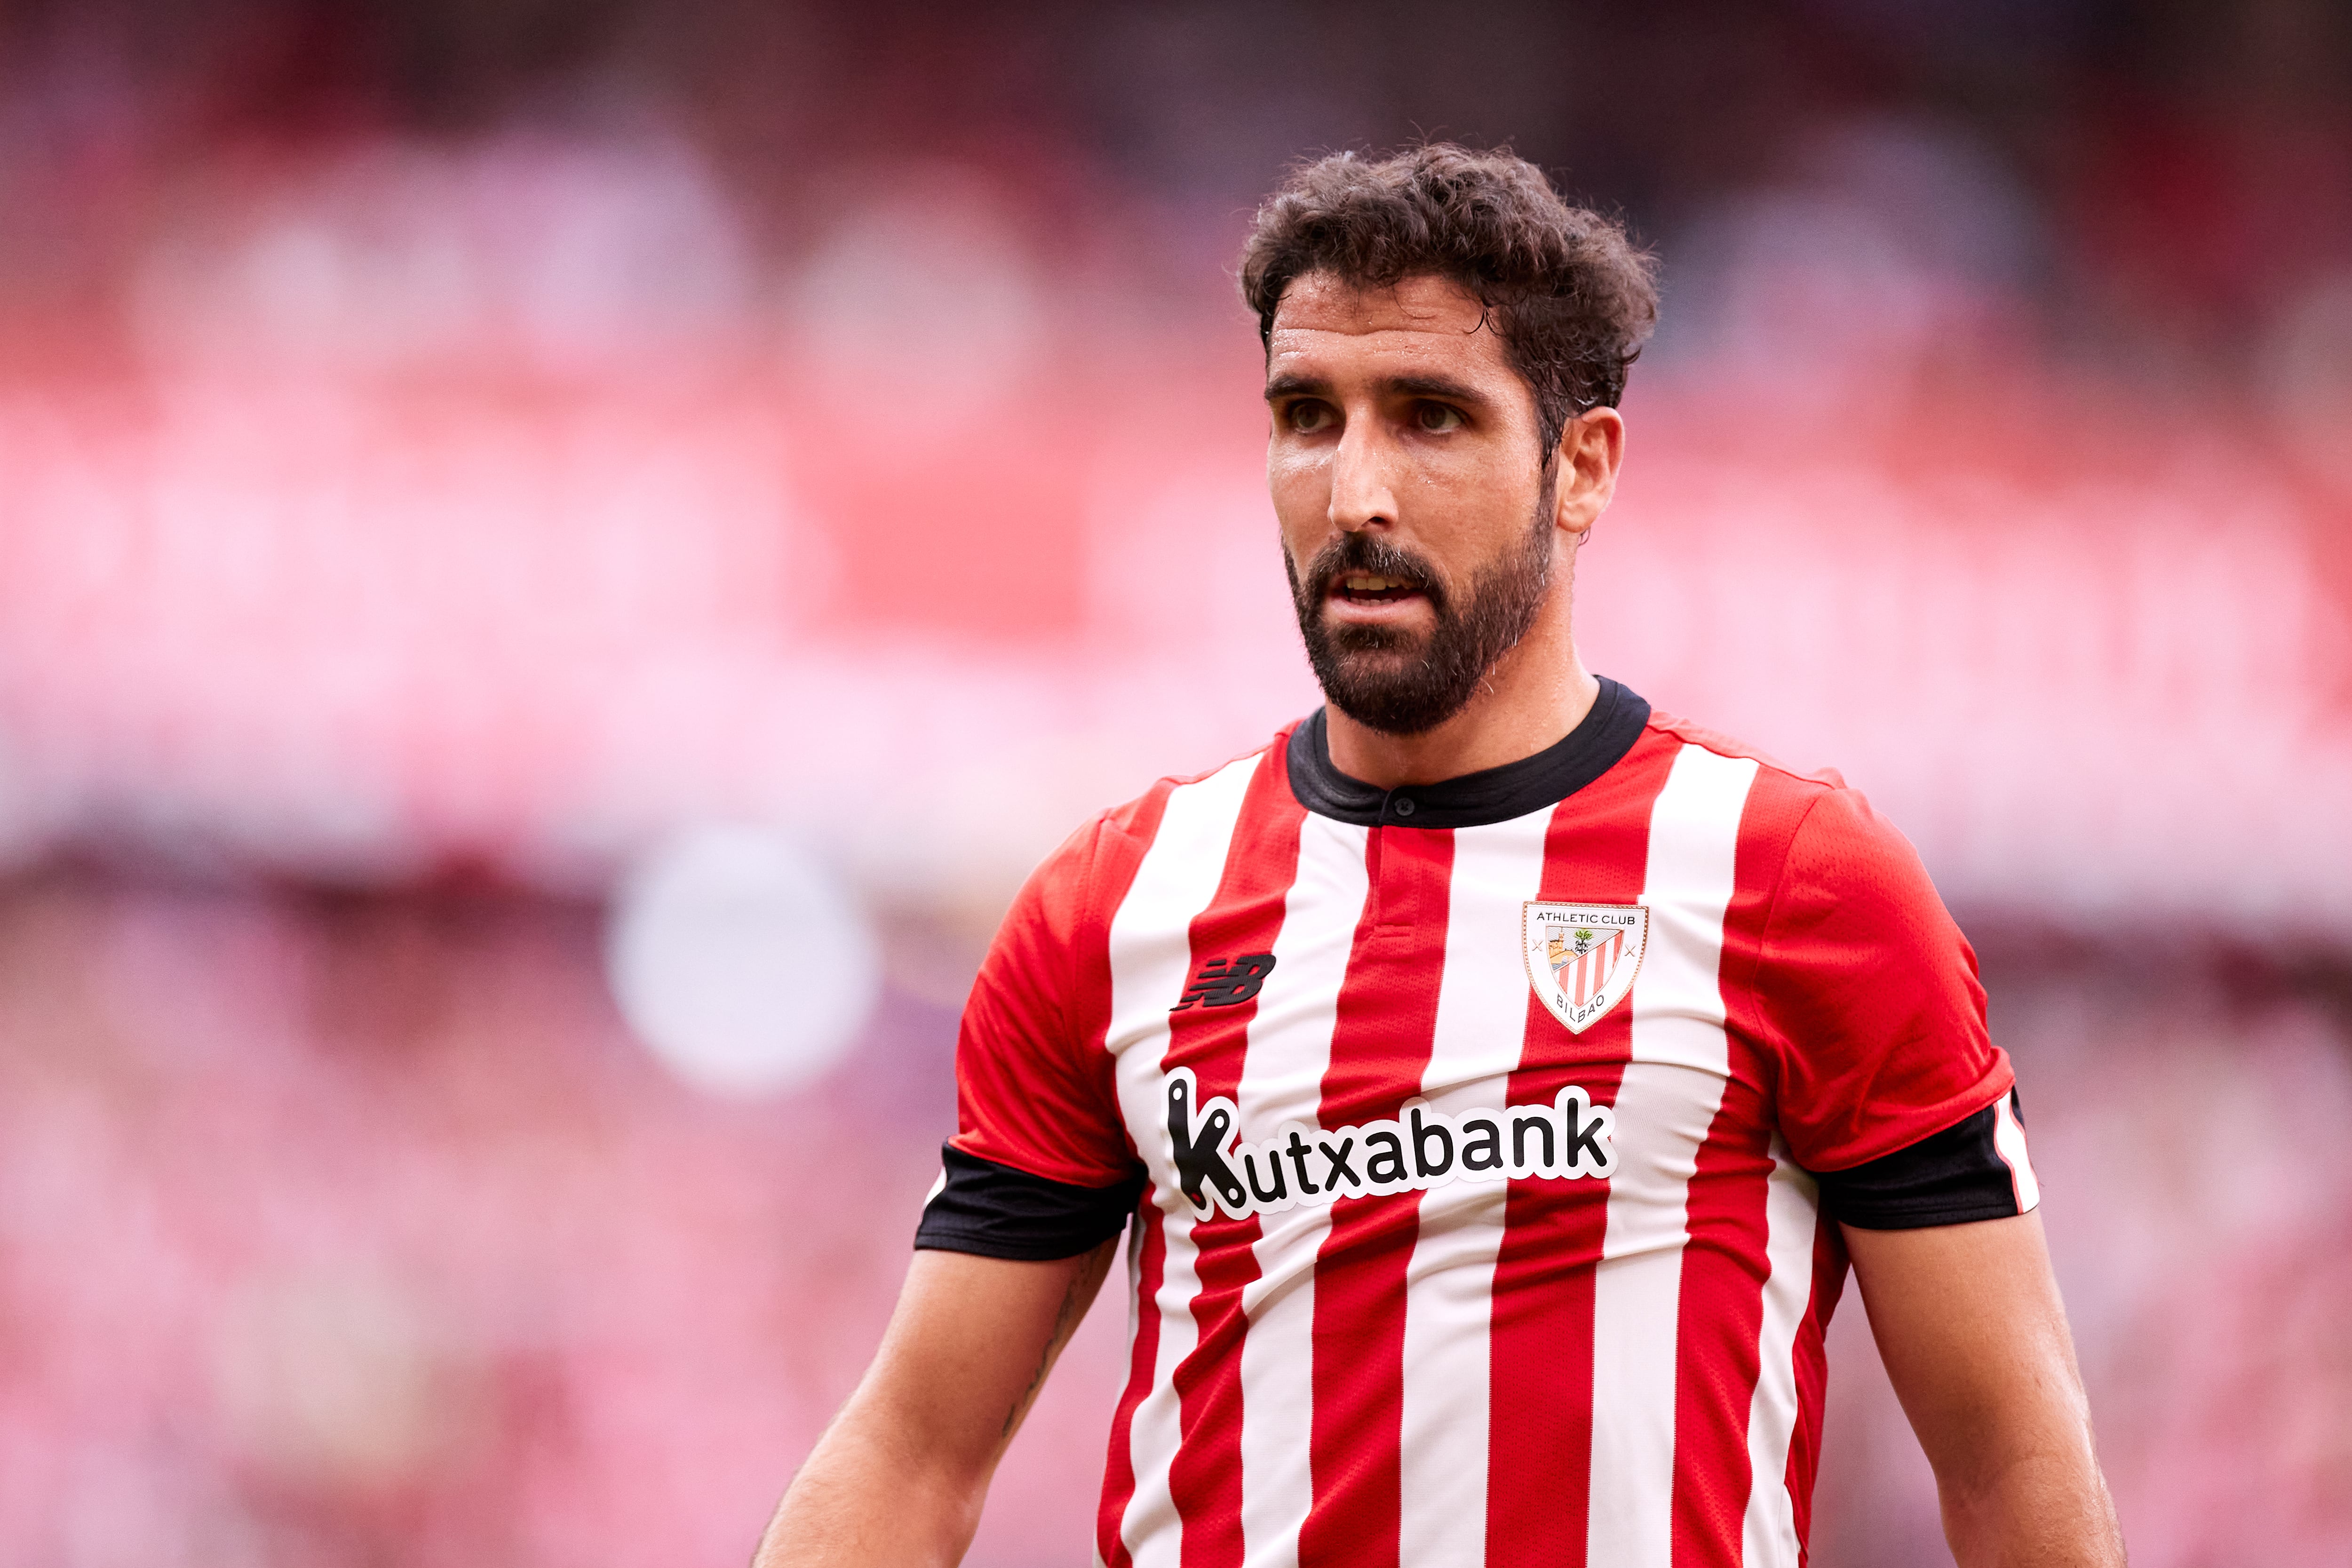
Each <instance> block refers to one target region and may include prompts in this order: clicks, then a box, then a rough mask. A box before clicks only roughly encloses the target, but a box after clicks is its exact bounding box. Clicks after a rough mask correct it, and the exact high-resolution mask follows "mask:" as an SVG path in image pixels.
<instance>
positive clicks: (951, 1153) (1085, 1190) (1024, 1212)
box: [915, 1143, 1143, 1263]
mask: <svg viewBox="0 0 2352 1568" xmlns="http://www.w3.org/2000/svg"><path fill="white" fill-rule="evenodd" d="M940 1159H941V1161H942V1162H943V1163H945V1164H946V1166H947V1173H946V1175H945V1176H944V1177H943V1178H942V1179H941V1181H940V1187H939V1190H938V1191H937V1192H936V1193H934V1194H932V1195H931V1201H930V1202H929V1203H928V1204H926V1205H923V1220H922V1223H921V1224H920V1225H919V1226H916V1228H915V1246H916V1247H917V1249H918V1250H920V1249H922V1248H925V1247H929V1248H932V1249H934V1250H936V1251H940V1252H971V1253H977V1254H978V1255H980V1256H981V1257H982V1258H1012V1259H1014V1260H1015V1261H1018V1262H1023V1263H1043V1262H1046V1261H1049V1260H1050V1259H1053V1258H1076V1256H1077V1255H1078V1254H1079V1253H1081V1252H1091V1251H1093V1250H1094V1249H1095V1248H1096V1247H1099V1246H1101V1245H1102V1244H1103V1243H1104V1242H1106V1241H1108V1240H1109V1239H1110V1238H1111V1237H1114V1236H1117V1235H1118V1233H1119V1232H1120V1231H1121V1230H1123V1229H1125V1228H1126V1226H1127V1216H1128V1215H1131V1214H1133V1213H1134V1212H1135V1205H1137V1203H1139V1201H1140V1200H1141V1199H1142V1197H1143V1173H1142V1172H1141V1171H1138V1172H1136V1173H1135V1174H1134V1175H1132V1176H1130V1177H1129V1178H1128V1179H1127V1180H1126V1181H1124V1182H1121V1183H1119V1184H1118V1185H1116V1186H1110V1187H1081V1186H1076V1185H1073V1184H1070V1183H1068V1182H1050V1181H1047V1180H1046V1179H1045V1177H1043V1176H1033V1175H1031V1174H1030V1173H1028V1172H1026V1171H1016V1170H1014V1169H1013V1167H1012V1166H1010V1165H1000V1164H998V1163H996V1162H995V1161H993V1160H983V1159H982V1158H980V1157H979V1156H978V1155H976V1154H967V1153H965V1152H963V1151H962V1150H961V1149H959V1148H957V1147H956V1146H955V1145H954V1144H952V1143H950V1144H948V1145H947V1146H946V1147H944V1148H943V1149H941V1150H940Z"/></svg>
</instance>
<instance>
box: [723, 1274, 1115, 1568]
mask: <svg viewBox="0 0 2352 1568" xmlns="http://www.w3.org/2000/svg"><path fill="white" fill-rule="evenodd" d="M1117 1247H1118V1241H1117V1240H1116V1239H1113V1240H1110V1241H1107V1242H1105V1243H1103V1244H1102V1245H1101V1246H1100V1247H1097V1248H1095V1250H1093V1251H1092V1252H1089V1253H1085V1254H1083V1255H1081V1256H1079V1257H1076V1258H1063V1259H1061V1260H1059V1261H1057V1262H1053V1263H1010V1262H1006V1261H1004V1260H1003V1259H1001V1258H975V1257H972V1256H970V1255H969V1254H965V1253H960V1252H930V1251H925V1252H918V1253H916V1254H915V1259H914V1262H913V1263H912V1264H911V1265H909V1266H908V1269H907V1283H906V1285H905V1286H904V1288H902V1289H900V1291H899V1293H898V1310H896V1311H895V1312H893V1313H892V1314H891V1317H890V1326H889V1328H888V1330H887V1331H885V1332H884V1334H883V1336H882V1348H881V1349H880V1350H879V1351H878V1352H876V1354H875V1357H874V1364H873V1365H872V1366H871V1367H869V1368H867V1369H866V1377H865V1380H864V1381H863V1382H861V1383H860V1384H858V1385H857V1392H856V1393H855V1394H851V1395H850V1396H849V1403H848V1404H846V1405H843V1406H842V1408H841V1414H839V1415H836V1416H835V1417H834V1420H833V1425H832V1426H829V1427H827V1428H826V1429H825V1434H824V1436H823V1437H822V1438H820V1439H818V1442H817V1446H816V1449H815V1451H814V1452H813V1453H812V1454H810V1455H809V1458H808V1462H807V1463H806V1464H804V1465H803V1466H802V1467H801V1471H800V1474H799V1475H798V1476H796V1477H794V1478H793V1484H792V1487H791V1489H789V1490H787V1491H786V1492H785V1493H784V1500H783V1503H782V1506H781V1507H779V1508H778V1509H777V1510H776V1517H775V1519H774V1521H772V1523H770V1525H769V1526H768V1533H767V1537H766V1539H765V1540H763V1541H762V1542H761V1544H760V1552H759V1555H758V1557H757V1558H756V1559H755V1560H754V1563H753V1568H830V1565H832V1564H853V1563H854V1564H856V1565H857V1568H899V1565H900V1564H906V1565H908V1568H912V1565H914V1564H924V1565H927V1568H928V1565H929V1564H934V1563H939V1564H946V1563H955V1562H956V1561H958V1560H959V1559H960V1558H961V1557H962V1556H963V1552H964V1548H965V1547H967V1546H969V1545H970V1544H971V1535H972V1531H974V1530H975V1529H977V1528H978V1527H979V1524H980V1505H981V1501H982V1499H983V1498H984V1497H985V1496H986V1494H987V1491H988V1481H989V1478H990V1476H991V1475H992V1474H993V1473H994V1472H995V1469H996V1461H997V1460H998V1459H999V1458H1002V1457H1003V1453H1004V1449H1005V1446H1006V1445H1007V1444H1009V1443H1011V1442H1012V1441H1013V1433H1014V1432H1015V1431H1017V1430H1018V1429H1019V1428H1020V1426H1021V1418H1022V1417H1023V1416H1024V1415H1027V1414H1028V1412H1029V1405H1030V1402H1031V1401H1032V1400H1034V1398H1035V1397H1036V1396H1037V1390H1038V1388H1039V1386H1040V1385H1041V1384H1044V1382H1045V1373H1046V1372H1047V1371H1048V1370H1049V1369H1050V1368H1051V1367H1052V1366H1053V1364H1054V1358H1055V1356H1057V1355H1059V1354H1060V1353H1061V1351H1062V1346H1063V1345H1064V1344H1065V1343H1066V1342H1068V1340H1069V1337H1070V1335H1071V1333H1072V1331H1075V1330H1076V1328H1077V1326H1078V1320H1079V1319H1080V1318H1083V1317H1085V1316H1086V1311H1087V1305H1088V1304H1089V1303H1090V1302H1092V1301H1093V1300H1094V1298H1095V1292H1096V1290H1097V1289H1100V1287H1101V1285H1102V1281H1103V1275H1104V1274H1105V1272H1106V1271H1108V1268H1110V1260H1111V1255H1112V1253H1113V1252H1114V1250H1116V1248H1117Z"/></svg>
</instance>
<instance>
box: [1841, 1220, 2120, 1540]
mask: <svg viewBox="0 0 2352 1568" xmlns="http://www.w3.org/2000/svg"><path fill="white" fill-rule="evenodd" d="M1845 1236H1846V1243H1847V1247H1848V1249H1849V1250H1850V1251H1851V1252H1852V1254H1853V1264H1854V1271H1855V1274H1856V1275H1857V1277H1858V1278H1859V1279H1860V1281H1861V1284H1862V1292H1863V1300H1864V1304H1865V1305H1866V1306H1867V1307H1868V1308H1869V1310H1870V1321H1871V1327H1872V1329H1873V1331H1874V1332H1875V1334H1876V1336H1877V1340H1878V1349H1879V1354H1880V1356H1881V1358H1882V1359H1883V1360H1884V1361H1885V1363H1886V1372H1887V1375H1888V1377H1889V1378H1890V1379H1892V1380H1893V1382H1894V1384H1895V1394H1896V1395H1897V1396H1898V1397H1900V1398H1901V1400H1902V1401H1903V1408H1904V1410H1905V1412H1906V1414H1907V1415H1909V1416H1910V1418H1911V1426H1912V1429H1913V1430H1914V1431H1916V1433H1917V1434H1918V1436H1919V1443H1920V1446H1921V1447H1923V1448H1924V1449H1926V1451H1927V1460H1928V1463H1930V1464H1931V1465H1933V1466H1934V1467H1935V1470H1936V1487H1937V1494H1938V1496H1939V1497H1940V1498H1941V1500H1942V1503H1943V1512H1944V1536H1945V1539H1946V1540H1947V1541H1948V1542H1950V1544H1951V1548H1952V1555H1953V1557H1954V1558H1955V1559H1956V1560H1957V1561H1958V1563H1959V1564H1960V1568H2122V1564H2123V1561H2124V1547H2123V1536H2122V1533H2121V1531H2118V1530H2117V1528H2116V1515H2115V1507H2114V1505H2113V1504H2112V1503H2111V1502H2110V1501H2109V1500H2108V1498H2107V1489H2106V1483H2105V1480H2103V1479H2101V1477H2100V1474H2099V1463H2098V1458H2097V1455H2096V1454H2095V1452H2094V1451H2093V1447H2092V1442H2091V1412H2090V1405H2089V1403H2088V1402H2087V1401H2086V1400H2085V1399H2084V1394H2083V1381H2082V1374H2081V1373H2080V1372H2079V1371H2078V1370H2077V1368H2076V1366H2075V1364H2074V1342H2073V1338H2072V1336H2071V1335H2070V1334H2069V1333H2068V1332H2067V1331H2066V1314H2065V1309H2064V1308H2063V1305H2061V1303H2060V1302H2059V1300H2058V1287H2057V1283H2056V1281H2055V1280H2054V1279H2052V1278H2051V1274H2050V1264H2049V1256H2048V1253H2047V1252H2046V1250H2045V1249H2044V1247H2043V1245H2042V1222H2041V1220H2040V1218H2039V1217H2038V1216H2036V1215H2017V1216H2015V1217H2013V1218H2009V1219H1996V1220H1985V1221H1980V1222H1978V1223H1975V1224H1970V1225H1956V1226H1941V1227H1937V1228H1931V1229H1924V1230H1908V1231H1872V1230H1858V1229H1856V1228H1854V1227H1853V1226H1847V1227H1846V1231H1845Z"/></svg>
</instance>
